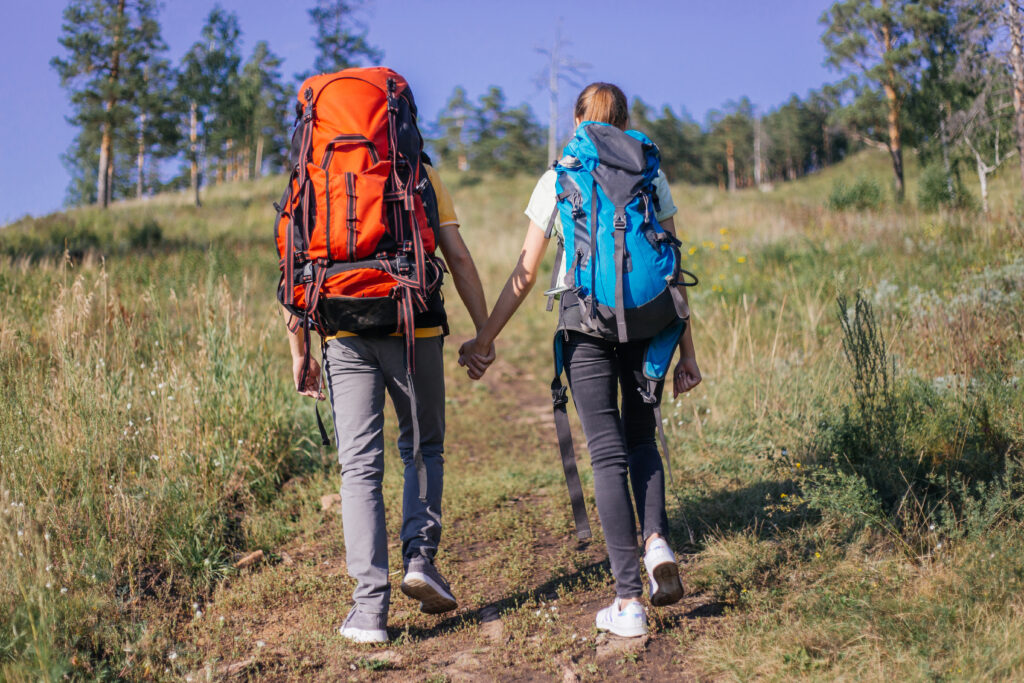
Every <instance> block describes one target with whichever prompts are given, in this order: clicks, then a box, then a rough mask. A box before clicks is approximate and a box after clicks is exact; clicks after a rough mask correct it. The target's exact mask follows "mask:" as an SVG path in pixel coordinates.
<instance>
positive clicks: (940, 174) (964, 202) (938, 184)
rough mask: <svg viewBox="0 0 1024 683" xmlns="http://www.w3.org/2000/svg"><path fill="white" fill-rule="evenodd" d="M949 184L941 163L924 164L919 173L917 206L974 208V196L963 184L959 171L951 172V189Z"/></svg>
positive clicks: (929, 208)
mask: <svg viewBox="0 0 1024 683" xmlns="http://www.w3.org/2000/svg"><path fill="white" fill-rule="evenodd" d="M950 184H951V183H950V182H949V181H947V178H946V170H945V168H944V167H943V166H942V165H941V164H931V165H929V166H925V169H924V172H923V173H922V174H921V184H920V185H919V186H918V189H917V206H918V208H920V209H921V210H922V211H938V210H939V209H941V208H948V209H971V208H974V206H975V201H974V197H973V196H972V195H971V193H970V192H969V191H968V190H967V188H966V187H965V186H964V183H963V180H961V178H960V174H959V173H954V174H953V178H952V190H951V189H950Z"/></svg>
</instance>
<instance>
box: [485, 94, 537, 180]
mask: <svg viewBox="0 0 1024 683" xmlns="http://www.w3.org/2000/svg"><path fill="white" fill-rule="evenodd" d="M471 130H472V132H473V134H474V137H475V141H474V144H473V146H472V148H471V150H470V165H471V166H472V167H473V168H474V169H477V170H480V171H496V172H498V173H503V174H508V175H513V174H516V173H520V172H524V171H526V172H533V171H539V170H541V169H543V168H544V166H545V163H544V155H545V151H544V130H543V129H542V128H541V126H540V124H539V123H537V120H536V119H535V118H534V116H533V113H532V112H531V111H530V108H529V107H528V106H527V105H525V104H523V105H520V106H518V107H516V108H514V109H509V108H508V107H507V106H506V104H505V93H504V92H503V91H502V89H501V88H499V87H497V86H491V87H490V89H488V91H487V94H485V95H484V96H483V97H481V98H480V104H479V105H478V106H477V107H476V111H475V116H474V121H473V123H472V129H471Z"/></svg>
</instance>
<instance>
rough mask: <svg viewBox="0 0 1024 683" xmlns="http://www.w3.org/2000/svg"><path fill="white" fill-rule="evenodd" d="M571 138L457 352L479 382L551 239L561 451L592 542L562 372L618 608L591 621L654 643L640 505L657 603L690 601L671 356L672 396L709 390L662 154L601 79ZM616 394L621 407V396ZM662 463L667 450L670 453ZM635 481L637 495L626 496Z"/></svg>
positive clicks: (584, 98)
mask: <svg viewBox="0 0 1024 683" xmlns="http://www.w3.org/2000/svg"><path fill="white" fill-rule="evenodd" d="M575 119H576V121H575V123H576V133H575V135H574V137H573V139H572V140H571V141H570V142H569V144H568V145H567V146H566V148H565V152H564V156H563V158H562V159H561V160H559V161H558V162H557V163H556V164H555V166H554V168H553V169H552V170H549V171H548V172H546V173H545V174H544V175H543V176H542V177H541V178H540V180H539V181H538V182H537V185H536V188H535V189H534V191H533V195H532V197H531V198H530V203H529V205H528V207H527V209H526V215H527V217H528V218H529V219H530V225H529V228H528V229H527V233H526V240H525V242H524V244H523V249H522V252H521V253H520V255H519V262H518V263H517V264H516V266H515V269H514V270H513V272H512V274H511V276H510V277H509V279H508V282H507V283H506V284H505V287H504V289H503V290H502V292H501V295H500V297H499V298H498V301H497V303H496V304H495V306H494V310H493V311H492V312H491V314H490V317H489V319H488V321H487V323H486V324H485V325H484V326H483V328H481V330H480V332H479V334H478V335H477V337H476V338H475V339H472V340H470V341H468V342H466V343H465V344H464V345H463V346H462V348H461V349H460V358H459V362H460V364H462V365H464V366H466V367H467V369H468V372H469V375H470V377H472V378H474V379H479V378H480V377H481V376H482V375H483V373H484V372H485V371H486V369H487V366H488V365H489V361H490V360H491V359H492V358H493V355H491V354H490V353H489V350H490V348H491V343H492V342H493V341H494V339H495V338H496V337H497V336H498V334H499V333H500V331H501V330H502V329H503V328H504V326H505V324H506V323H507V322H508V321H509V319H511V317H512V315H513V314H514V313H515V311H516V310H517V309H518V308H519V305H520V304H521V303H522V302H523V300H524V299H525V298H526V296H527V294H528V293H529V292H530V290H531V288H532V287H533V285H534V283H535V282H536V280H537V273H538V270H539V268H540V264H541V261H542V259H543V257H544V252H545V250H546V249H547V245H548V242H549V241H550V238H551V236H552V234H557V236H558V246H559V253H558V257H557V258H556V264H555V267H554V272H553V274H552V286H551V289H550V290H549V292H548V294H549V296H550V297H552V298H550V299H549V310H550V308H551V305H552V299H553V298H554V297H556V296H557V297H558V298H559V318H558V328H557V331H556V334H555V339H554V351H555V378H554V380H553V381H552V383H551V389H552V398H553V402H554V409H555V424H556V428H557V430H558V440H559V447H560V450H561V452H562V462H563V466H564V467H565V473H566V481H567V483H568V485H569V492H570V499H571V500H572V503H573V514H574V517H575V520H576V528H577V534H578V535H579V537H580V538H581V539H584V538H588V537H589V536H590V528H589V523H588V521H587V516H586V511H585V509H584V506H583V495H582V489H581V487H580V483H579V477H578V474H577V472H576V465H575V456H574V453H573V447H572V436H571V432H570V430H569V422H568V417H567V414H566V410H565V404H566V402H567V397H566V390H565V388H564V387H563V386H562V383H561V374H562V369H563V368H564V369H565V371H566V374H567V376H568V380H569V389H571V393H572V398H573V401H574V403H575V405H576V411H577V413H578V414H579V417H580V422H581V423H582V426H583V431H584V433H585V435H586V439H587V447H588V450H589V452H590V460H591V465H592V468H593V475H594V493H595V498H596V501H597V509H598V514H599V516H600V519H601V528H602V530H603V531H604V536H605V541H606V543H607V547H608V555H609V560H610V564H611V570H612V574H613V576H614V578H615V594H616V597H615V600H614V602H613V603H612V604H611V605H610V606H609V607H606V608H604V609H602V610H600V611H599V612H598V614H597V618H596V622H597V627H598V628H599V629H601V630H607V631H610V632H612V633H614V634H616V635H619V636H623V637H633V636H642V635H644V634H646V633H647V615H646V611H645V609H644V607H643V604H642V603H641V602H640V598H641V596H642V594H643V584H642V583H641V579H640V556H639V552H638V548H637V530H636V522H635V520H634V503H635V510H636V514H637V515H638V516H639V521H640V531H641V533H642V538H643V564H644V567H645V569H646V570H647V574H648V578H649V581H650V589H651V595H650V601H651V604H653V605H656V606H661V605H669V604H672V603H675V602H677V601H678V600H679V599H680V598H681V597H682V595H683V588H682V583H681V581H680V578H679V569H678V565H677V563H676V559H675V555H674V553H673V552H672V550H671V548H670V547H669V545H668V541H667V536H668V519H667V515H666V513H665V473H664V468H663V465H662V460H661V456H660V454H659V452H658V446H657V442H656V438H655V435H656V431H657V433H658V434H659V435H660V436H661V437H662V446H663V448H664V445H665V442H664V434H663V432H662V431H661V415H660V400H661V390H662V385H663V383H664V378H665V376H666V374H667V371H668V366H669V364H670V362H671V358H672V355H673V353H674V351H675V347H676V346H678V347H679V350H680V359H679V361H678V363H677V364H676V366H675V369H674V371H673V376H672V387H673V396H678V395H679V394H680V393H684V392H687V391H689V390H690V389H692V388H694V387H695V386H697V384H699V383H700V381H701V375H700V370H699V368H698V366H697V361H696V358H695V354H694V349H693V340H692V337H691V332H690V328H689V325H688V321H689V308H688V303H687V299H686V294H685V289H684V287H685V286H688V285H693V284H696V280H695V279H693V280H692V281H690V282H684V281H683V280H682V279H681V274H682V273H685V271H681V270H680V254H679V245H680V243H679V241H678V240H677V239H676V237H675V226H674V219H673V216H674V215H675V213H676V211H677V209H676V207H675V204H674V203H673V201H672V196H671V193H670V192H669V188H668V182H667V181H666V179H665V176H664V174H663V173H662V172H661V171H660V169H659V168H658V162H659V153H658V149H657V147H656V146H655V145H654V143H653V142H651V141H650V140H649V139H648V138H647V137H646V136H645V135H643V134H642V133H639V132H637V131H629V130H626V128H627V126H628V122H629V110H628V103H627V101H626V97H625V95H624V94H623V93H622V90H620V89H619V88H618V87H616V86H615V85H611V84H609V83H593V84H591V85H589V86H587V87H586V88H585V89H584V90H583V92H581V93H580V95H579V98H578V99H577V101H576V106H575ZM620 388H621V392H622V397H621V410H620V404H619V397H618V392H619V390H620ZM666 457H667V454H666ZM630 485H632V496H631V495H630Z"/></svg>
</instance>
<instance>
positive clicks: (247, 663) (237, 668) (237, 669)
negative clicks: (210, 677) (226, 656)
mask: <svg viewBox="0 0 1024 683" xmlns="http://www.w3.org/2000/svg"><path fill="white" fill-rule="evenodd" d="M255 663H256V658H255V657H249V658H248V659H243V660H241V661H239V662H234V663H232V664H228V665H226V666H222V667H220V670H219V671H218V673H220V674H222V675H224V676H235V675H237V674H240V673H242V672H243V671H245V670H246V669H248V668H249V667H251V666H252V665H254V664H255Z"/></svg>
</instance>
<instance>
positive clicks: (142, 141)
mask: <svg viewBox="0 0 1024 683" xmlns="http://www.w3.org/2000/svg"><path fill="white" fill-rule="evenodd" d="M145 130H146V114H145V113H143V114H142V115H141V116H140V121H139V135H138V137H137V139H136V140H137V142H138V155H137V156H136V158H135V167H136V168H135V170H136V173H135V196H136V198H138V199H142V189H143V177H142V174H143V171H144V169H145V166H146V136H145Z"/></svg>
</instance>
